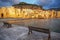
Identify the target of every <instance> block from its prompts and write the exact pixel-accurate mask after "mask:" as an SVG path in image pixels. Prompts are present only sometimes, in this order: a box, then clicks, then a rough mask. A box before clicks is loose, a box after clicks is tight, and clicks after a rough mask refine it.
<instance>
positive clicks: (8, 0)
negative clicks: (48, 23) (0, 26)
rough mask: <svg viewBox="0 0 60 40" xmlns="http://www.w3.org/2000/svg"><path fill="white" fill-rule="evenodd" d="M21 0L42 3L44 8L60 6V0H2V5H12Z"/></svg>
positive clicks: (0, 0) (0, 1) (0, 2)
mask: <svg viewBox="0 0 60 40" xmlns="http://www.w3.org/2000/svg"><path fill="white" fill-rule="evenodd" d="M20 2H26V3H29V4H37V5H41V6H43V8H44V9H49V8H60V0H0V7H3V6H11V5H13V4H18V3H20Z"/></svg>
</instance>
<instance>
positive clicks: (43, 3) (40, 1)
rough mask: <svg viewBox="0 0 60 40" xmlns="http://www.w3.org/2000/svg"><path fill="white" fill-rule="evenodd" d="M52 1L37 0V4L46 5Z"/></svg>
mask: <svg viewBox="0 0 60 40" xmlns="http://www.w3.org/2000/svg"><path fill="white" fill-rule="evenodd" d="M51 3H52V0H37V4H39V5H42V6H46V5H49V4H51Z"/></svg>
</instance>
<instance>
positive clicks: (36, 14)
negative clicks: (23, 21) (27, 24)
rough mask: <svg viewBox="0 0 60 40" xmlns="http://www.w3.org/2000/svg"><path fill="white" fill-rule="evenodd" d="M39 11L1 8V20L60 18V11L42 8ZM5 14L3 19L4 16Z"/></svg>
mask: <svg viewBox="0 0 60 40" xmlns="http://www.w3.org/2000/svg"><path fill="white" fill-rule="evenodd" d="M37 8H38V9H33V8H32V9H30V8H29V7H28V8H22V9H21V8H15V7H12V6H11V7H2V8H0V18H10V17H11V18H54V17H56V13H57V17H60V11H57V12H56V11H54V10H43V9H40V7H37ZM1 14H3V17H2V15H1Z"/></svg>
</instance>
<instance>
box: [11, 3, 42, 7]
mask: <svg viewBox="0 0 60 40" xmlns="http://www.w3.org/2000/svg"><path fill="white" fill-rule="evenodd" d="M19 5H32V6H39V5H36V4H28V3H25V2H20V3H19V4H15V5H12V6H19ZM40 7H42V6H40Z"/></svg>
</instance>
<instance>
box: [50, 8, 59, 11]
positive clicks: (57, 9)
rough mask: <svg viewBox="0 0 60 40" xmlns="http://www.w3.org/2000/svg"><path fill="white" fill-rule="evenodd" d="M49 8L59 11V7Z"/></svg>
mask: <svg viewBox="0 0 60 40" xmlns="http://www.w3.org/2000/svg"><path fill="white" fill-rule="evenodd" d="M49 10H56V11H60V8H50V9H49Z"/></svg>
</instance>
